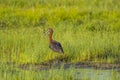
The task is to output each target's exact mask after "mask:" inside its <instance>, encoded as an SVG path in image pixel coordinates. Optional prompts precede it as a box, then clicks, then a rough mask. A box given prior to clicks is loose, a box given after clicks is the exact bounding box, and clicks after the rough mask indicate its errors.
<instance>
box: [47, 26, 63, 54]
mask: <svg viewBox="0 0 120 80" xmlns="http://www.w3.org/2000/svg"><path fill="white" fill-rule="evenodd" d="M48 31H49V33H50V34H49V48H50V49H51V50H53V51H54V52H58V53H64V51H63V48H62V46H61V44H60V42H57V41H55V40H53V39H52V34H53V29H52V28H49V29H48Z"/></svg>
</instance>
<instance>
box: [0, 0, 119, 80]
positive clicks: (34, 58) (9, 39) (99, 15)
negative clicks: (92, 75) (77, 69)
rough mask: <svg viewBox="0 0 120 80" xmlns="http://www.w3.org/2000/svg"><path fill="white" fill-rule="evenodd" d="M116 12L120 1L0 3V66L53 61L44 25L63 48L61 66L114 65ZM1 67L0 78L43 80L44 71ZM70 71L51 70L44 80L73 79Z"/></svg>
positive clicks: (24, 0) (1, 0)
mask: <svg viewBox="0 0 120 80" xmlns="http://www.w3.org/2000/svg"><path fill="white" fill-rule="evenodd" d="M119 9H120V3H119V0H108V1H105V0H101V1H99V0H93V1H91V0H87V1H83V0H69V1H68V0H31V1H29V0H19V1H17V0H0V63H2V64H5V63H17V64H16V65H19V64H27V63H32V64H34V63H40V64H41V63H43V62H46V61H49V60H52V59H54V58H55V57H58V55H57V53H54V52H52V51H51V50H50V49H49V42H48V38H47V37H44V36H43V33H44V31H45V30H46V29H47V28H49V27H52V28H53V29H54V34H53V39H55V40H57V41H59V42H61V44H62V46H63V49H64V52H65V54H64V55H62V56H61V58H63V59H64V60H63V62H74V63H76V62H82V61H93V62H100V63H103V62H105V63H119V62H120V36H119V35H120V10H119ZM1 67H2V65H1ZM1 69H2V70H3V72H2V71H1V73H0V74H1V77H0V78H1V80H8V79H9V80H16V79H18V80H33V79H35V80H39V79H41V80H45V79H44V78H45V77H46V74H44V73H45V72H41V73H42V74H41V73H39V72H38V73H36V72H31V71H19V70H15V71H9V70H11V69H12V68H9V67H7V66H6V67H2V68H1ZM5 70H6V71H5ZM73 70H74V69H73ZM73 70H70V71H69V70H68V71H65V72H64V71H61V72H60V73H58V74H57V72H58V71H57V70H55V71H53V72H52V70H50V71H48V73H49V74H50V75H51V76H49V77H48V79H50V80H56V79H59V80H60V79H61V80H63V79H64V80H68V78H69V80H73V79H74V78H73V75H72V74H71V73H72V71H73ZM12 72H13V73H12ZM14 72H15V75H12V74H14ZM62 73H64V75H63V74H62ZM67 73H69V74H68V75H67ZM31 74H32V76H31ZM56 74H57V75H56ZM23 75H24V77H22V76H23ZM54 75H56V76H54ZM2 76H3V77H2ZM9 76H11V77H9ZM25 76H26V77H25ZM39 76H41V78H40V77H39ZM61 76H62V77H61ZM113 78H114V77H113ZM85 80H89V79H88V78H85ZM115 80H116V79H115Z"/></svg>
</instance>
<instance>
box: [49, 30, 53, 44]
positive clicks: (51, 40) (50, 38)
mask: <svg viewBox="0 0 120 80" xmlns="http://www.w3.org/2000/svg"><path fill="white" fill-rule="evenodd" d="M52 34H53V32H51V33H50V36H49V41H50V43H52V42H53V39H52Z"/></svg>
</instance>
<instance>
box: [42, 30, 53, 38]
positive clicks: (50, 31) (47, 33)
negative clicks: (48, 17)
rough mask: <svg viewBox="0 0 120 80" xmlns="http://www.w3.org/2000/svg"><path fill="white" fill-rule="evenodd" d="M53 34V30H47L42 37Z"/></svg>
mask: <svg viewBox="0 0 120 80" xmlns="http://www.w3.org/2000/svg"><path fill="white" fill-rule="evenodd" d="M52 33H53V29H52V28H48V29H47V30H46V31H45V32H44V35H45V36H46V35H49V36H50V34H52Z"/></svg>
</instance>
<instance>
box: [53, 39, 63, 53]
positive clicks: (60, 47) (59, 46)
mask: <svg viewBox="0 0 120 80" xmlns="http://www.w3.org/2000/svg"><path fill="white" fill-rule="evenodd" d="M54 45H55V46H56V48H58V49H60V50H61V52H62V53H64V51H63V48H62V45H61V44H60V43H59V42H57V41H55V42H54Z"/></svg>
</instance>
